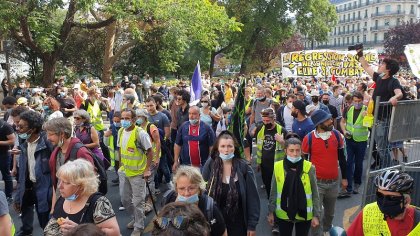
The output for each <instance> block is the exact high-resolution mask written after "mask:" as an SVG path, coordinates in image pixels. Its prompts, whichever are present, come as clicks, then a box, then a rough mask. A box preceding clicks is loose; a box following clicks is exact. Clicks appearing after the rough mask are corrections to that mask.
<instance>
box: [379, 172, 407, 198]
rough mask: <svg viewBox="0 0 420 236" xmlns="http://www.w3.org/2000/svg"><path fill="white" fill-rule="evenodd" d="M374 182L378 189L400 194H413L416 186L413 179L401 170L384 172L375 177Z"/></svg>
mask: <svg viewBox="0 0 420 236" xmlns="http://www.w3.org/2000/svg"><path fill="white" fill-rule="evenodd" d="M374 182H375V186H376V187H377V188H378V189H381V190H385V191H390V192H398V193H411V191H412V190H413V185H414V180H413V178H412V177H411V176H410V175H408V174H407V173H403V172H401V171H399V170H387V171H384V172H382V173H380V174H378V175H377V176H376V177H375V181H374Z"/></svg>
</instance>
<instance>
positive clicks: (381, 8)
mask: <svg viewBox="0 0 420 236" xmlns="http://www.w3.org/2000/svg"><path fill="white" fill-rule="evenodd" d="M331 3H332V4H334V5H335V7H336V11H337V15H338V23H337V25H336V26H335V27H334V28H333V29H332V31H331V32H330V34H329V37H328V38H329V41H328V42H324V43H314V45H315V46H314V49H347V47H348V46H350V45H354V44H357V43H363V44H364V45H365V48H374V49H377V50H378V52H383V43H384V39H385V38H386V34H387V31H388V30H389V29H390V28H393V27H395V26H398V25H400V24H402V23H403V22H415V21H417V20H419V19H420V0H331ZM305 48H306V49H311V48H312V47H311V42H305Z"/></svg>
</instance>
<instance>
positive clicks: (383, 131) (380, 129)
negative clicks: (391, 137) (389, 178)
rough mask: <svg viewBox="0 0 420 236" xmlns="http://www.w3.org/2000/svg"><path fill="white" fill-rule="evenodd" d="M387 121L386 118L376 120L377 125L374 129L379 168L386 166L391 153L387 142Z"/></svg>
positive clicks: (389, 160) (388, 163)
mask: <svg viewBox="0 0 420 236" xmlns="http://www.w3.org/2000/svg"><path fill="white" fill-rule="evenodd" d="M388 131H389V122H388V121H387V120H378V125H377V126H376V129H375V142H376V147H377V152H378V154H379V157H380V160H381V168H384V167H388V166H389V165H390V162H391V155H390V154H389V152H390V149H389V142H388Z"/></svg>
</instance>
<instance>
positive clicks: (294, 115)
mask: <svg viewBox="0 0 420 236" xmlns="http://www.w3.org/2000/svg"><path fill="white" fill-rule="evenodd" d="M290 115H291V116H293V118H297V117H298V113H297V112H292V113H291V114H290Z"/></svg>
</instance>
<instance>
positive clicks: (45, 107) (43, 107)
mask: <svg viewBox="0 0 420 236" xmlns="http://www.w3.org/2000/svg"><path fill="white" fill-rule="evenodd" d="M42 109H44V110H46V111H48V110H49V109H50V107H49V106H42Z"/></svg>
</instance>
